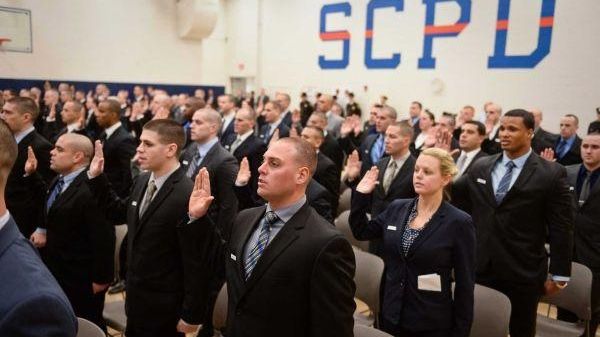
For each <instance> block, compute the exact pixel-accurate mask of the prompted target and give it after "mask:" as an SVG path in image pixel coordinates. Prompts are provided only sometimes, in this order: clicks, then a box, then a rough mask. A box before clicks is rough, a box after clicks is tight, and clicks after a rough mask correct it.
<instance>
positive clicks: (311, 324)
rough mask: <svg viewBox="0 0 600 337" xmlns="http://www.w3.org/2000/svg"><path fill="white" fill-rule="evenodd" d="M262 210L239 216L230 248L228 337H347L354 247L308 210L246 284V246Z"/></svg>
mask: <svg viewBox="0 0 600 337" xmlns="http://www.w3.org/2000/svg"><path fill="white" fill-rule="evenodd" d="M265 208H266V206H261V207H256V208H252V209H247V210H244V211H242V212H240V214H238V216H237V217H236V220H235V224H234V227H233V228H234V230H233V233H232V236H231V240H230V241H229V242H228V252H229V254H227V262H226V275H227V290H228V296H229V299H228V301H229V303H228V314H227V333H226V335H227V336H228V337H238V336H287V337H296V336H298V337H300V336H303V337H305V336H311V337H317V336H327V337H335V336H352V335H353V334H352V327H353V325H354V319H353V317H352V315H353V312H354V309H355V303H354V298H353V297H354V291H355V286H354V281H353V278H354V269H355V263H354V253H353V251H352V247H351V246H350V243H348V241H347V240H346V239H345V238H344V237H343V236H342V234H341V233H340V232H339V231H338V230H337V229H335V228H334V227H333V226H331V224H330V223H328V222H327V221H325V220H324V219H323V218H322V217H321V216H319V215H318V214H317V213H316V212H315V211H314V210H313V209H312V208H311V207H309V206H308V204H305V205H304V206H302V208H301V209H300V210H299V211H298V212H297V213H296V214H295V215H294V216H293V217H292V218H291V219H290V220H289V221H288V222H287V223H286V224H285V225H284V226H283V228H282V229H281V231H280V232H279V233H278V234H277V236H276V237H275V238H274V239H273V241H272V242H271V243H270V244H269V245H268V246H267V247H266V249H265V250H264V252H263V254H262V256H261V257H260V259H259V260H258V263H257V264H256V266H255V268H254V270H253V272H252V274H251V275H250V277H249V278H248V280H247V281H246V280H245V278H244V275H243V274H244V271H243V270H244V261H243V251H244V247H245V245H246V243H247V241H248V238H249V236H250V235H251V233H252V232H253V231H254V230H255V228H256V227H257V225H258V223H259V222H260V220H261V219H262V217H263V216H264V213H265Z"/></svg>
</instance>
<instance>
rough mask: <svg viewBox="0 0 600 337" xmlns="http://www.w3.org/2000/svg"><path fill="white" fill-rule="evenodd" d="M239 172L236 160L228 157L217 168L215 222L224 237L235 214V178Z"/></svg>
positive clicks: (227, 234) (227, 233)
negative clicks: (216, 211)
mask: <svg viewBox="0 0 600 337" xmlns="http://www.w3.org/2000/svg"><path fill="white" fill-rule="evenodd" d="M238 170H239V167H238V163H237V160H236V159H235V158H234V157H229V158H227V159H225V161H223V164H222V165H221V166H219V168H218V169H217V172H216V173H217V174H216V181H218V185H219V186H218V188H217V189H216V190H215V199H217V200H218V201H219V210H218V216H217V221H218V225H219V226H221V229H222V230H223V232H224V234H225V235H226V237H229V234H230V233H231V226H232V224H233V218H234V217H235V215H236V214H237V210H238V201H237V197H236V196H235V192H234V186H235V178H236V177H237V172H238Z"/></svg>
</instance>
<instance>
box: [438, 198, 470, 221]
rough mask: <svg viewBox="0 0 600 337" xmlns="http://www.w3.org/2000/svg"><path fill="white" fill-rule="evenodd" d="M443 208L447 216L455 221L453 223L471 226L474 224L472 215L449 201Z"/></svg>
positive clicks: (444, 203) (445, 202)
mask: <svg viewBox="0 0 600 337" xmlns="http://www.w3.org/2000/svg"><path fill="white" fill-rule="evenodd" d="M443 206H444V208H445V213H446V214H447V216H448V217H449V218H450V219H452V220H453V221H452V222H456V223H459V224H469V225H472V224H473V219H472V218H471V215H470V214H469V213H467V212H465V211H463V210H461V209H460V208H458V207H456V206H454V205H452V204H451V203H449V202H447V201H444V202H443Z"/></svg>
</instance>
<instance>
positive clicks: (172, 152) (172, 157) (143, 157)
mask: <svg viewBox="0 0 600 337" xmlns="http://www.w3.org/2000/svg"><path fill="white" fill-rule="evenodd" d="M215 113H216V112H215ZM217 114H218V113H217ZM215 132H216V130H215ZM140 140H141V143H140V146H139V147H138V148H137V156H138V162H139V164H140V167H141V168H142V169H143V170H145V171H147V172H144V173H141V174H140V175H139V176H138V177H137V178H136V181H135V183H134V185H133V187H132V190H131V196H130V197H128V198H127V199H121V198H119V197H118V195H116V194H115V192H114V191H113V190H112V188H111V187H110V184H109V182H108V179H107V178H106V176H105V175H104V174H102V170H103V164H104V157H103V154H102V145H101V144H100V143H99V142H98V141H97V142H96V153H95V155H94V159H92V162H91V164H90V169H89V171H88V173H87V175H88V177H89V178H90V179H89V180H88V185H89V187H90V189H91V191H92V193H93V194H94V196H95V197H96V199H97V200H98V204H99V205H100V207H102V208H103V209H104V210H105V214H106V215H107V216H108V217H110V219H109V220H110V221H111V222H112V223H113V224H120V223H123V222H126V223H127V227H128V233H129V235H128V240H129V243H128V246H127V260H128V264H129V265H128V270H127V281H126V282H127V298H126V301H125V310H126V312H127V330H126V332H125V333H126V335H127V336H130V337H135V336H144V337H148V336H156V337H159V336H160V337H164V336H183V333H191V332H194V331H196V330H197V329H198V324H200V323H201V322H202V321H203V319H204V317H203V315H204V311H205V307H206V292H205V291H206V289H207V286H208V280H207V279H208V276H207V272H206V270H201V269H200V268H199V265H200V261H203V260H204V259H205V258H206V256H207V255H209V253H208V251H209V250H210V249H211V247H210V245H209V243H207V242H205V241H204V240H205V238H206V236H203V235H201V234H200V233H198V232H196V229H197V228H198V227H199V226H185V224H186V223H187V222H188V220H189V219H188V217H187V204H188V198H189V196H190V194H191V192H192V188H193V183H192V181H190V179H189V178H188V177H186V176H185V168H184V167H182V166H181V165H180V164H179V161H178V158H179V151H180V149H181V148H182V147H183V144H184V142H185V137H184V134H183V129H182V128H181V125H179V124H178V123H177V122H175V121H172V120H168V119H160V120H153V121H150V122H148V123H147V124H145V125H144V129H143V131H142V135H141V137H140Z"/></svg>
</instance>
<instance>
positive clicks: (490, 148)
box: [481, 129, 502, 154]
mask: <svg viewBox="0 0 600 337" xmlns="http://www.w3.org/2000/svg"><path fill="white" fill-rule="evenodd" d="M481 150H482V151H483V152H485V153H487V154H496V153H500V152H502V147H501V146H500V129H498V131H496V134H495V135H494V138H493V139H492V140H490V139H489V138H488V137H485V139H484V140H483V143H481Z"/></svg>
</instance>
